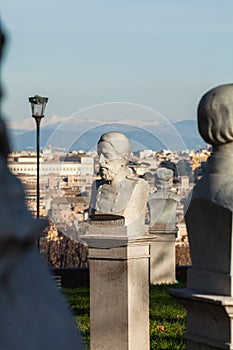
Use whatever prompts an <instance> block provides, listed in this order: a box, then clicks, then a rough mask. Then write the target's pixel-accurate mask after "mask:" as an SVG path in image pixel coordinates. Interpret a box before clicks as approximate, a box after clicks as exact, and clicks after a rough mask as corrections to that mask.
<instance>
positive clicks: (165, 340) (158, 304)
mask: <svg viewBox="0 0 233 350" xmlns="http://www.w3.org/2000/svg"><path fill="white" fill-rule="evenodd" d="M183 287H184V285H181V284H175V285H169V286H168V285H157V286H150V349H151V350H176V349H179V350H184V349H186V345H185V341H184V339H183V333H184V331H185V321H186V311H185V309H184V308H183V307H182V306H181V305H179V304H177V303H176V302H175V300H174V299H173V298H171V297H170V296H169V295H168V294H167V293H166V290H167V289H168V288H183ZM64 293H65V296H66V298H67V300H68V302H69V304H70V307H71V309H72V311H73V314H74V318H75V322H76V324H77V326H78V327H79V329H80V331H81V334H82V336H83V338H84V339H85V342H86V344H87V349H88V348H89V344H90V323H89V307H90V306H89V289H88V288H77V289H64ZM119 350H120V349H119Z"/></svg>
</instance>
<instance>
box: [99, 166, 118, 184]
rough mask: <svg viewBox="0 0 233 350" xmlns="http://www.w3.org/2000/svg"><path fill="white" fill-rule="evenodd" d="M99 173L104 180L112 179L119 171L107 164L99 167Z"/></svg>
mask: <svg viewBox="0 0 233 350" xmlns="http://www.w3.org/2000/svg"><path fill="white" fill-rule="evenodd" d="M99 173H100V176H101V178H102V179H103V180H105V181H112V180H113V179H114V178H115V177H116V176H117V175H118V174H119V171H116V170H114V168H113V167H111V166H109V165H107V166H101V167H100V169H99Z"/></svg>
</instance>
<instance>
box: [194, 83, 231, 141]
mask: <svg viewBox="0 0 233 350" xmlns="http://www.w3.org/2000/svg"><path fill="white" fill-rule="evenodd" d="M198 128H199V132H200V134H201V136H202V137H203V139H204V140H205V141H206V142H207V143H210V144H211V145H213V146H218V145H224V144H226V143H230V142H232V141H233V84H226V85H220V86H217V87H215V88H213V89H211V90H210V91H208V92H207V93H206V94H205V95H204V96H203V97H202V98H201V101H200V103H199V106H198Z"/></svg>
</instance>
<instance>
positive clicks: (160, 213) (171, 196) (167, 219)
mask: <svg viewBox="0 0 233 350" xmlns="http://www.w3.org/2000/svg"><path fill="white" fill-rule="evenodd" d="M155 185H156V187H157V191H156V192H155V193H153V194H152V195H151V196H150V197H149V210H150V227H151V228H153V229H158V230H165V231H171V230H174V229H175V226H176V206H177V203H178V201H179V200H180V198H179V196H178V195H177V194H176V193H174V192H173V191H172V185H173V171H172V170H171V169H167V168H163V167H161V168H158V169H157V170H156V172H155Z"/></svg>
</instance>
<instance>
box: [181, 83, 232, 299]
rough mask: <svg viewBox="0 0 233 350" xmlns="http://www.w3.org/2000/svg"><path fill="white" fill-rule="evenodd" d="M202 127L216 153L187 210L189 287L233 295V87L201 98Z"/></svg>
mask: <svg viewBox="0 0 233 350" xmlns="http://www.w3.org/2000/svg"><path fill="white" fill-rule="evenodd" d="M198 128H199V132H200V134H201V136H202V137H203V139H204V140H205V141H206V142H207V143H209V144H211V145H212V149H213V152H212V155H211V156H210V157H209V159H208V161H207V166H206V172H205V175H204V176H203V177H202V179H201V180H200V181H199V182H198V183H197V185H196V186H195V187H194V190H193V193H192V195H191V200H190V202H189V203H188V205H187V208H186V210H187V211H186V215H185V218H186V224H187V229H188V236H189V242H190V250H191V258H192V269H191V270H190V274H189V278H188V287H189V288H193V289H199V290H202V291H205V292H210V293H216V294H223V295H229V296H232V295H233V283H232V282H233V281H232V273H233V267H232V258H233V252H232V229H233V226H232V214H233V84H226V85H221V86H218V87H215V88H213V89H212V90H210V91H208V92H207V93H206V94H205V95H204V96H203V97H202V99H201V101H200V103H199V106H198Z"/></svg>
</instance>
